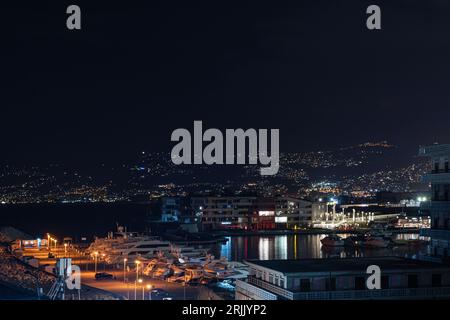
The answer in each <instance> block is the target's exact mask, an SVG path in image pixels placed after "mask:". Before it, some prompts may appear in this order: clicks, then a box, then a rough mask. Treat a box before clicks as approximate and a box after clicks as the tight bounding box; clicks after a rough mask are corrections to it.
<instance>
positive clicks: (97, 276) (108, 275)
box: [95, 272, 114, 280]
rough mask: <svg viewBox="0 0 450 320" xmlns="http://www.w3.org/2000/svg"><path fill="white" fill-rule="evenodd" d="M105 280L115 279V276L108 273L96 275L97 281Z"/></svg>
mask: <svg viewBox="0 0 450 320" xmlns="http://www.w3.org/2000/svg"><path fill="white" fill-rule="evenodd" d="M103 279H114V276H113V275H112V274H111V273H107V272H97V273H96V274H95V280H103Z"/></svg>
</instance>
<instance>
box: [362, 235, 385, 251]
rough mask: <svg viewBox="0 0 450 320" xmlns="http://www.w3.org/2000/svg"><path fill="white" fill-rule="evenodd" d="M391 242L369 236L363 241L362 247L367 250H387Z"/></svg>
mask: <svg viewBox="0 0 450 320" xmlns="http://www.w3.org/2000/svg"><path fill="white" fill-rule="evenodd" d="M390 243H391V241H390V240H389V239H386V238H384V237H380V236H369V237H367V239H366V240H364V241H363V243H362V245H363V247H369V248H387V247H388V246H389V244H390Z"/></svg>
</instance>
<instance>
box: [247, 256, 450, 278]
mask: <svg viewBox="0 0 450 320" xmlns="http://www.w3.org/2000/svg"><path fill="white" fill-rule="evenodd" d="M246 262H248V263H251V264H254V265H257V266H261V267H263V268H267V269H271V270H274V271H277V272H282V273H284V274H287V273H307V272H317V273H319V272H340V271H344V272H349V271H361V270H362V271H364V272H365V270H366V269H367V267H368V266H370V265H377V266H379V267H380V269H381V270H382V271H383V270H414V269H416V270H417V269H447V270H450V269H449V268H450V266H448V265H445V264H440V263H436V262H431V261H423V260H415V259H406V258H401V257H370V258H330V259H299V260H247V261H246Z"/></svg>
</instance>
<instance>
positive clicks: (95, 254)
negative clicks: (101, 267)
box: [94, 251, 98, 273]
mask: <svg viewBox="0 0 450 320" xmlns="http://www.w3.org/2000/svg"><path fill="white" fill-rule="evenodd" d="M97 257H98V252H97V251H95V252H94V259H95V273H97Z"/></svg>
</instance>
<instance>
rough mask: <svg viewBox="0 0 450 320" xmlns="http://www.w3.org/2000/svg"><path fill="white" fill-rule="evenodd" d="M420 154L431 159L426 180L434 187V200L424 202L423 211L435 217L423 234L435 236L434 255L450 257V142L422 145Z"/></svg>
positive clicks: (432, 237) (447, 258)
mask: <svg viewBox="0 0 450 320" xmlns="http://www.w3.org/2000/svg"><path fill="white" fill-rule="evenodd" d="M419 155H421V156H426V157H429V158H430V159H431V171H430V173H428V174H426V175H425V176H424V177H423V181H424V182H427V183H429V185H430V187H431V201H427V202H424V203H423V210H425V211H427V212H429V214H430V216H431V228H430V229H423V230H421V234H422V235H424V236H429V237H431V245H430V257H432V258H435V259H438V260H444V261H448V260H450V169H449V159H450V144H444V145H439V144H436V145H431V146H427V147H422V148H420V150H419Z"/></svg>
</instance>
